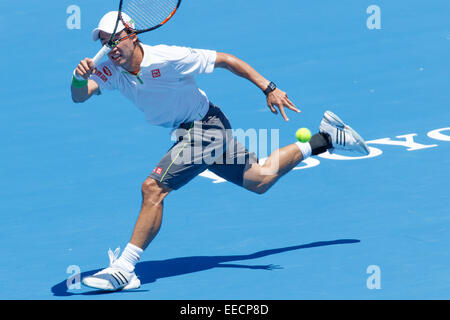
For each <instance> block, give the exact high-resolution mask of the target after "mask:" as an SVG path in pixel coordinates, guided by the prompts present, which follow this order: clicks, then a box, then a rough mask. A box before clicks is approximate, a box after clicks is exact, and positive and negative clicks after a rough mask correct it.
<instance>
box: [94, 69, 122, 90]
mask: <svg viewBox="0 0 450 320" xmlns="http://www.w3.org/2000/svg"><path fill="white" fill-rule="evenodd" d="M117 78H118V70H117V69H116V68H115V67H114V66H113V65H112V64H111V63H108V62H104V63H101V64H99V65H98V66H97V72H96V73H94V74H92V75H91V76H90V77H89V79H91V80H94V81H95V82H96V83H97V84H98V87H99V89H100V91H104V90H114V89H116V88H117V85H116V83H117Z"/></svg>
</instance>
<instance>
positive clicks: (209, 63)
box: [173, 47, 217, 76]
mask: <svg viewBox="0 0 450 320" xmlns="http://www.w3.org/2000/svg"><path fill="white" fill-rule="evenodd" d="M175 50H176V57H177V58H176V59H175V60H174V61H173V63H174V68H175V70H176V71H177V72H179V73H180V74H181V75H183V76H191V75H196V74H202V73H211V72H213V71H214V65H215V63H216V57H217V53H216V51H214V50H204V49H192V48H186V47H176V48H175Z"/></svg>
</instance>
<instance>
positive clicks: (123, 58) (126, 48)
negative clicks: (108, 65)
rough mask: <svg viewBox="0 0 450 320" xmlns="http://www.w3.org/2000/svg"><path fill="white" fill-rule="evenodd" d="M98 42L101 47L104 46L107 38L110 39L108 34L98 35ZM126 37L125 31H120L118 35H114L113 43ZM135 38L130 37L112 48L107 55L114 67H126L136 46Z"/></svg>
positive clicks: (101, 33)
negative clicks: (99, 41) (100, 43)
mask: <svg viewBox="0 0 450 320" xmlns="http://www.w3.org/2000/svg"><path fill="white" fill-rule="evenodd" d="M99 36H100V40H101V41H102V45H104V44H106V43H107V42H108V41H109V38H110V37H111V35H110V34H108V33H105V32H103V31H101V32H100V34H99ZM125 36H127V33H126V32H125V31H122V32H121V33H119V34H116V35H115V37H114V39H113V41H116V40H119V39H121V38H123V37H125ZM136 40H137V38H136V36H132V37H130V38H128V39H125V40H121V41H120V42H119V44H118V45H116V46H115V47H113V49H112V50H111V51H110V52H109V53H108V57H109V59H110V60H111V61H112V62H113V63H114V64H115V65H116V66H125V65H127V64H128V63H129V62H130V61H131V59H132V56H133V53H134V49H135V46H136Z"/></svg>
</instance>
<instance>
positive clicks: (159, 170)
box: [153, 167, 163, 175]
mask: <svg viewBox="0 0 450 320" xmlns="http://www.w3.org/2000/svg"><path fill="white" fill-rule="evenodd" d="M162 170H163V169H162V168H160V167H156V168H155V169H154V170H153V172H154V173H156V174H159V175H161V173H162Z"/></svg>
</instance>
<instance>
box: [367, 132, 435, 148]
mask: <svg viewBox="0 0 450 320" xmlns="http://www.w3.org/2000/svg"><path fill="white" fill-rule="evenodd" d="M415 136H417V134H416V133H411V134H405V135H402V136H396V138H400V139H401V138H403V139H405V141H393V140H391V138H383V139H377V140H371V141H367V143H370V144H387V145H392V146H403V147H406V148H408V149H406V150H407V151H414V150H420V149H426V148H433V147H437V144H429V145H425V144H420V143H417V142H414V139H413V137H415Z"/></svg>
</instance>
